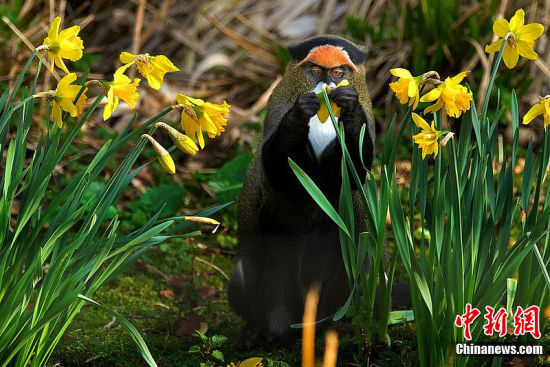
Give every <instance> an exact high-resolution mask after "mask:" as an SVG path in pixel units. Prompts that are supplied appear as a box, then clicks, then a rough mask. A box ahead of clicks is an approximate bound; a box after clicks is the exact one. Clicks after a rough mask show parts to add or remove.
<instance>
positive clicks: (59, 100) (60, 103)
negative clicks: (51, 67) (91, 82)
mask: <svg viewBox="0 0 550 367" xmlns="http://www.w3.org/2000/svg"><path fill="white" fill-rule="evenodd" d="M75 80H76V74H75V73H71V74H67V75H66V76H64V77H63V78H61V80H60V81H59V83H57V89H56V90H54V91H49V92H43V93H37V94H36V95H35V97H47V98H49V99H50V100H51V101H52V118H53V120H54V121H55V123H56V124H57V126H59V128H62V127H63V118H62V111H66V112H68V113H69V114H70V115H71V116H72V117H76V116H79V115H80V114H81V113H82V108H83V106H84V105H85V104H86V91H87V90H88V88H84V90H83V92H82V94H81V95H80V97H78V101H77V102H76V104H75V103H74V100H75V99H76V96H77V95H78V93H79V92H80V89H81V88H82V87H81V86H80V85H73V84H71V83H72V82H74V81H75Z"/></svg>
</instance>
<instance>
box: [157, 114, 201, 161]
mask: <svg viewBox="0 0 550 367" xmlns="http://www.w3.org/2000/svg"><path fill="white" fill-rule="evenodd" d="M155 126H156V127H158V128H161V129H164V130H165V131H166V132H167V133H168V135H169V136H170V139H172V142H173V143H174V145H175V146H176V147H177V148H178V149H179V150H181V151H182V152H184V153H187V154H190V155H195V154H196V153H197V152H198V150H199V147H197V144H195V142H194V141H193V139H191V138H190V137H188V136H187V135H185V134H182V133H180V132H179V131H178V130H176V129H174V128H173V127H172V126H170V125H167V124H165V123H164V122H157V123H156V124H155Z"/></svg>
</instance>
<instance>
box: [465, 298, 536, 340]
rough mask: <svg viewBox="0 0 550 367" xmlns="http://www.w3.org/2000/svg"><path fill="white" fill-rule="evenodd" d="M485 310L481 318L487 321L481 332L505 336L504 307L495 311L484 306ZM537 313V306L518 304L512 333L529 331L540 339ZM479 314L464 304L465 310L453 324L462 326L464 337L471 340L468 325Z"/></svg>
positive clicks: (505, 317)
mask: <svg viewBox="0 0 550 367" xmlns="http://www.w3.org/2000/svg"><path fill="white" fill-rule="evenodd" d="M485 310H487V313H486V314H485V315H484V316H483V318H484V319H485V320H487V322H486V323H485V325H483V333H484V334H485V335H487V336H491V335H493V334H494V333H498V335H499V336H500V337H503V336H505V335H506V332H507V320H508V313H507V312H506V309H504V308H503V307H501V308H500V309H499V310H498V311H496V312H495V309H494V308H492V307H490V306H485ZM539 313H540V309H539V307H538V306H530V307H528V308H526V309H523V308H522V307H521V306H518V307H517V310H516V313H515V314H514V335H525V334H528V333H530V334H531V335H532V336H533V337H534V338H535V339H540V336H541V335H540V325H539ZM479 315H481V312H480V311H479V310H478V309H477V308H475V307H472V305H471V304H470V303H468V304H466V312H465V313H464V314H463V315H458V316H457V317H456V319H455V326H457V327H460V328H464V338H465V339H467V340H472V334H471V332H470V325H471V324H472V323H473V322H474V321H475V319H477V318H478V317H479Z"/></svg>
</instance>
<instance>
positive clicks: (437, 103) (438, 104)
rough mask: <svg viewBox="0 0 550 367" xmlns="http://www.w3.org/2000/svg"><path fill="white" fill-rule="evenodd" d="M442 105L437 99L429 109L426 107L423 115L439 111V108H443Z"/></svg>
mask: <svg viewBox="0 0 550 367" xmlns="http://www.w3.org/2000/svg"><path fill="white" fill-rule="evenodd" d="M443 105H444V103H443V101H442V100H441V99H438V100H437V102H436V103H434V104H433V105H431V106H429V107H426V109H425V110H424V115H426V114H428V113H431V112H435V111H439V110H440V109H441V107H443Z"/></svg>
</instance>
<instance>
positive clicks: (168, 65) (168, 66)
mask: <svg viewBox="0 0 550 367" xmlns="http://www.w3.org/2000/svg"><path fill="white" fill-rule="evenodd" d="M120 61H121V62H122V63H123V64H136V66H137V69H138V71H139V73H140V74H141V75H142V76H143V77H144V78H146V79H147V82H149V85H150V86H151V88H153V89H156V90H159V89H160V86H161V85H162V82H163V81H164V75H165V74H166V73H173V72H175V71H179V70H180V69H178V68H177V67H176V66H175V65H174V64H173V63H172V61H170V60H169V59H168V58H167V57H166V56H164V55H157V56H150V55H149V54H148V53H146V54H140V55H133V54H131V53H129V52H123V53H121V54H120Z"/></svg>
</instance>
